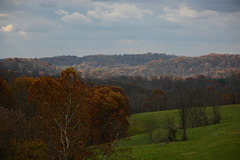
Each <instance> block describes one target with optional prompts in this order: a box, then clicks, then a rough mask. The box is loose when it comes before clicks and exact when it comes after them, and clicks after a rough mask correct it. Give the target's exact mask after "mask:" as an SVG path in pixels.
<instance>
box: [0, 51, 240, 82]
mask: <svg viewBox="0 0 240 160" xmlns="http://www.w3.org/2000/svg"><path fill="white" fill-rule="evenodd" d="M70 66H73V67H75V69H76V70H77V71H78V72H80V73H81V76H82V77H88V78H100V79H105V78H111V77H118V76H142V77H147V78H150V77H160V76H170V75H171V76H177V77H196V76H198V75H205V76H209V77H214V78H219V77H226V76H228V75H229V74H230V73H231V72H235V71H239V70H240V55H239V54H214V53H212V54H208V55H204V56H199V57H180V56H175V55H167V54H165V53H161V54H158V53H147V54H127V55H91V56H84V57H77V56H57V57H45V58H39V59H26V58H10V59H3V60H1V61H0V69H1V70H5V71H14V72H18V73H22V74H23V75H24V74H29V73H31V74H35V75H56V74H59V73H60V71H61V70H62V69H65V68H67V67H70Z"/></svg>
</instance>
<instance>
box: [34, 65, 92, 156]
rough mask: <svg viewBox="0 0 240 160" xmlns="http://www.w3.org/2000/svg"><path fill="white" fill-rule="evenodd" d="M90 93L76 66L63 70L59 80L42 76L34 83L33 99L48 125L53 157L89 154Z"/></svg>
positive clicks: (47, 141)
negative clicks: (75, 68) (87, 148)
mask: <svg viewBox="0 0 240 160" xmlns="http://www.w3.org/2000/svg"><path fill="white" fill-rule="evenodd" d="M89 93H90V89H89V88H88V87H87V86H85V85H84V84H83V82H82V81H81V80H80V78H79V76H78V75H77V73H76V71H75V70H74V69H73V68H69V69H67V70H65V71H63V72H62V73H61V76H60V77H59V78H58V79H54V78H50V77H41V78H38V79H35V81H34V82H33V84H32V86H31V88H30V94H31V100H33V101H35V102H37V104H38V105H39V114H40V116H41V117H42V118H43V121H44V123H45V125H46V126H45V128H43V129H46V130H45V136H44V137H43V139H44V141H45V143H47V144H48V147H49V151H50V155H51V157H52V158H59V159H66V160H67V159H77V158H85V157H86V156H87V155H88V153H87V152H88V151H87V150H86V147H87V141H88V140H89V138H90V131H89V124H90V117H91V115H89V113H90V112H89V111H90V110H91V108H90V106H88V103H87V101H89V100H90V98H89Z"/></svg>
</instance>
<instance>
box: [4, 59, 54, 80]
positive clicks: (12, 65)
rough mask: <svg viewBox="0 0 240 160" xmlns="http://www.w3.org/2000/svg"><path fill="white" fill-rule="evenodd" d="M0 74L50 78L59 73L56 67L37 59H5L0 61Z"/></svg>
mask: <svg viewBox="0 0 240 160" xmlns="http://www.w3.org/2000/svg"><path fill="white" fill-rule="evenodd" d="M0 72H1V75H3V72H12V73H14V74H16V75H28V76H44V75H48V76H52V75H57V74H58V73H59V72H58V71H57V70H56V67H55V66H53V65H52V64H50V63H47V62H44V61H40V60H37V59H27V58H7V59H3V60H1V61H0Z"/></svg>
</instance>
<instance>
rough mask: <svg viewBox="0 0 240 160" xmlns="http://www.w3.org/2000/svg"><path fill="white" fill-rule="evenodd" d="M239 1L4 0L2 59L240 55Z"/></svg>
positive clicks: (0, 22)
mask: <svg viewBox="0 0 240 160" xmlns="http://www.w3.org/2000/svg"><path fill="white" fill-rule="evenodd" d="M239 26H240V0H0V58H10V57H22V58H35V57H37V58H40V57H52V56H59V55H76V56H80V57H82V56H85V55H96V54H107V55H111V54H144V53H147V52H152V53H166V54H175V55H181V56H200V55H206V54H209V53H220V54H225V53H229V54H240V27H239Z"/></svg>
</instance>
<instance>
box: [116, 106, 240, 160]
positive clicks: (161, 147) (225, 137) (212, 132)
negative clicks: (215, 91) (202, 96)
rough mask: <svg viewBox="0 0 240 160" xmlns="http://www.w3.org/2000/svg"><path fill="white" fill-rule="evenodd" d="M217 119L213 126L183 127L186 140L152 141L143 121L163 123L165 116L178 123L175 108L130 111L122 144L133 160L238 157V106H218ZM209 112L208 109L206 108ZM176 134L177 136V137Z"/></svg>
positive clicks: (222, 159)
mask: <svg viewBox="0 0 240 160" xmlns="http://www.w3.org/2000/svg"><path fill="white" fill-rule="evenodd" d="M219 108H220V113H221V121H220V123H219V124H216V125H209V126H204V127H199V128H189V129H187V137H188V140H187V141H177V142H170V143H153V142H151V141H150V140H149V138H148V134H147V123H148V121H149V119H154V122H153V123H154V125H155V126H159V125H161V124H164V123H165V120H166V115H168V116H169V117H173V118H174V119H175V123H176V124H179V119H178V117H179V116H178V114H179V113H178V111H177V110H170V111H160V112H148V113H141V114H134V115H132V116H131V117H130V118H129V122H130V128H129V132H128V133H129V135H130V140H129V141H127V142H125V141H124V142H120V145H123V144H121V143H124V145H125V146H127V147H130V148H132V157H133V158H136V159H137V160H148V159H149V160H187V159H191V160H195V159H197V160H240V105H228V106H220V107H219ZM207 110H208V112H209V113H210V112H211V110H212V108H211V107H208V109H207ZM180 134H181V133H178V135H177V137H178V139H180Z"/></svg>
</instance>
